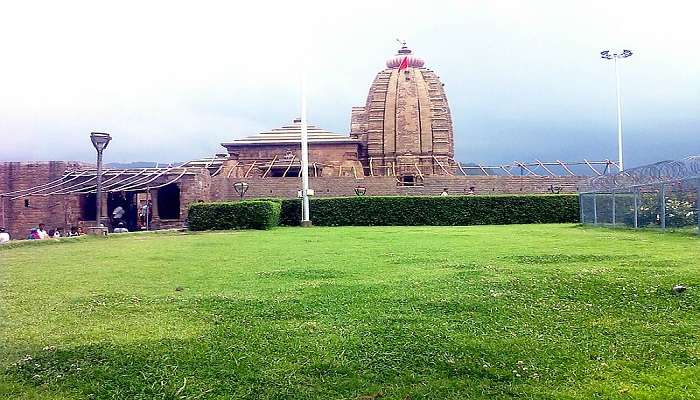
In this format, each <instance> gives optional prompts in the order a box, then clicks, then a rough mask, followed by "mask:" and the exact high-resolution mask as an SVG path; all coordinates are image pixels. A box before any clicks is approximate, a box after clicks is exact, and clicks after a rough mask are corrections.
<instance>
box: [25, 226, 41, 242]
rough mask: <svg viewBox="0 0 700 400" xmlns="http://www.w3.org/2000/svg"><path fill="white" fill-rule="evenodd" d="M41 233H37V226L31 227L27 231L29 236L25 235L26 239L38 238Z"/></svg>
mask: <svg viewBox="0 0 700 400" xmlns="http://www.w3.org/2000/svg"><path fill="white" fill-rule="evenodd" d="M40 239H41V235H39V228H32V230H31V231H29V236H27V240H40Z"/></svg>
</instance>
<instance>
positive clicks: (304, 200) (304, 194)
mask: <svg viewBox="0 0 700 400" xmlns="http://www.w3.org/2000/svg"><path fill="white" fill-rule="evenodd" d="M301 226H311V219H310V217H309V131H308V125H307V122H306V76H302V79H301Z"/></svg>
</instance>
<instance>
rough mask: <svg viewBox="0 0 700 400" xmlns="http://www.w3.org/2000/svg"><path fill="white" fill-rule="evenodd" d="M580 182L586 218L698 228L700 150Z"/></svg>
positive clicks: (607, 222)
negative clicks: (581, 183)
mask: <svg viewBox="0 0 700 400" xmlns="http://www.w3.org/2000/svg"><path fill="white" fill-rule="evenodd" d="M583 187H584V190H583V191H581V192H580V193H579V201H580V205H581V222H582V223H584V224H594V225H605V226H613V227H617V226H619V227H630V228H649V227H656V228H661V229H666V228H678V229H689V230H690V229H697V230H698V233H700V209H699V207H700V156H696V157H688V158H686V159H683V160H679V161H664V162H661V163H656V164H652V165H647V166H644V167H639V168H633V169H630V170H626V171H623V172H621V173H618V174H615V175H601V176H596V177H593V178H590V179H588V180H587V181H586V182H585V184H584V185H583Z"/></svg>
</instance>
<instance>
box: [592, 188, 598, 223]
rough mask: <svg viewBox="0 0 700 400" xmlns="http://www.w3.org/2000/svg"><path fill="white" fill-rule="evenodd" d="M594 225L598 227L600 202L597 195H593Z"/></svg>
mask: <svg viewBox="0 0 700 400" xmlns="http://www.w3.org/2000/svg"><path fill="white" fill-rule="evenodd" d="M593 225H598V202H597V199H596V193H593Z"/></svg>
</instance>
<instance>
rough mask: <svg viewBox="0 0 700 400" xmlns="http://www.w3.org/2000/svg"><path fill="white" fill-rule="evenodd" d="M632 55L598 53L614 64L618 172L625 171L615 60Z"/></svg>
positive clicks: (627, 53) (618, 77)
mask: <svg viewBox="0 0 700 400" xmlns="http://www.w3.org/2000/svg"><path fill="white" fill-rule="evenodd" d="M631 55H632V51H630V50H622V51H615V50H605V51H601V52H600V56H601V57H602V58H604V59H606V60H613V62H614V64H615V81H616V85H617V86H616V87H617V160H618V168H619V170H620V171H623V170H624V169H625V166H624V164H623V161H622V99H621V98H620V71H619V70H618V68H617V60H618V59H622V58H627V57H630V56H631Z"/></svg>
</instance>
